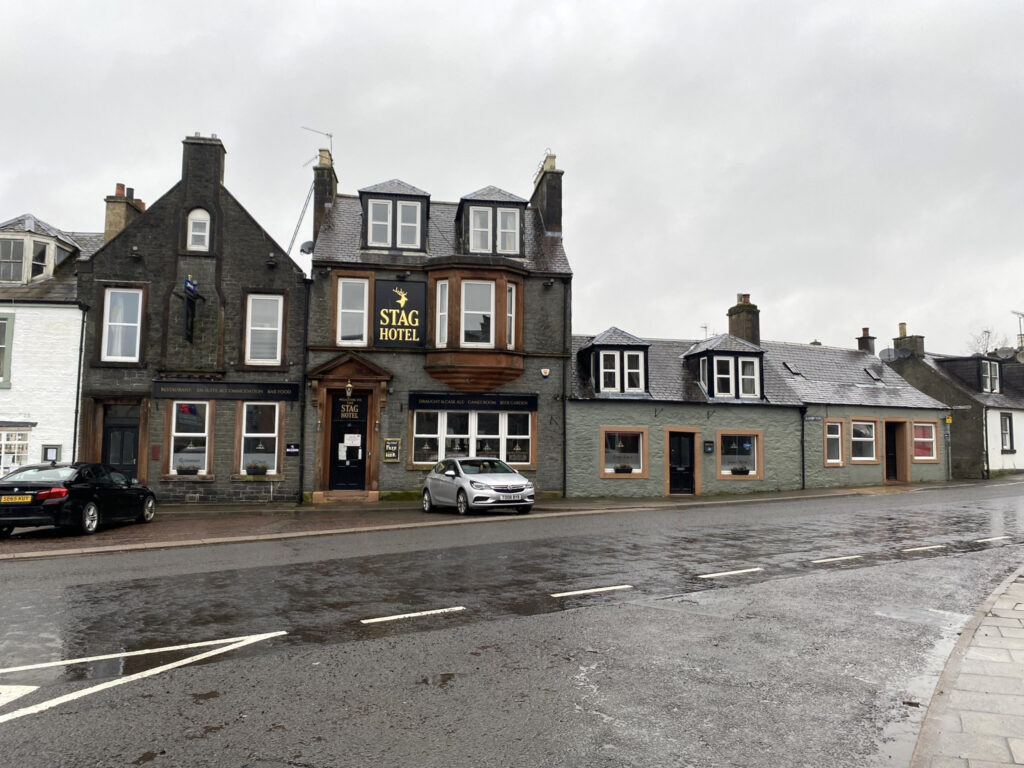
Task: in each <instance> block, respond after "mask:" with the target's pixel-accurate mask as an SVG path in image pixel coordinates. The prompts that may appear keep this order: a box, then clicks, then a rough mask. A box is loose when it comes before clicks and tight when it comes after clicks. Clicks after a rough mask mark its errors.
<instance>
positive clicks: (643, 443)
mask: <svg viewBox="0 0 1024 768" xmlns="http://www.w3.org/2000/svg"><path fill="white" fill-rule="evenodd" d="M616 432H622V433H629V434H638V435H639V436H640V471H639V472H625V473H617V472H615V471H614V470H613V471H611V472H607V471H605V468H606V464H605V438H606V436H607V435H608V433H616ZM650 457H651V452H650V441H649V440H648V428H647V427H632V426H603V427H601V429H600V443H599V444H598V466H597V471H598V477H600V478H602V479H605V480H644V479H647V478H648V477H650V472H651V461H650Z"/></svg>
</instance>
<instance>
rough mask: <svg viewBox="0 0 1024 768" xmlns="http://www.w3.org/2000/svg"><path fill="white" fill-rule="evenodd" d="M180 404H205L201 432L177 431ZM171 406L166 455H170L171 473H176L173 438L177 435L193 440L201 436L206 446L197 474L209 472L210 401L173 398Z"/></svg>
mask: <svg viewBox="0 0 1024 768" xmlns="http://www.w3.org/2000/svg"><path fill="white" fill-rule="evenodd" d="M182 405H202V406H205V409H206V410H205V413H204V414H203V432H202V433H199V432H179V431H178V414H179V413H180V412H181V408H180V406H182ZM171 408H172V409H173V410H172V411H171V444H170V449H169V451H168V455H169V456H170V467H169V469H170V472H171V474H172V475H176V474H178V466H179V465H177V464H175V463H174V462H175V459H174V453H175V451H174V440H175V438H178V437H181V438H185V437H187V438H189V440H193V439H195V438H197V437H202V438H203V440H204V444H205V446H206V450H204V451H203V459H202V463H201V464H199V465H198V466H199V474H200V475H207V474H209V470H210V448H211V445H210V401H209V400H175V401H173V403H172V404H171Z"/></svg>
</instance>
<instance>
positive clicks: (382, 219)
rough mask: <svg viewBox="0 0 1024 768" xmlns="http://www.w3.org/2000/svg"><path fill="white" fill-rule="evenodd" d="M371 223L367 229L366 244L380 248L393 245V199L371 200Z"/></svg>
mask: <svg viewBox="0 0 1024 768" xmlns="http://www.w3.org/2000/svg"><path fill="white" fill-rule="evenodd" d="M369 208H370V224H369V226H368V227H367V230H366V244H367V245H368V246H370V247H371V248H373V247H378V248H390V247H391V201H390V200H371V201H370V206H369Z"/></svg>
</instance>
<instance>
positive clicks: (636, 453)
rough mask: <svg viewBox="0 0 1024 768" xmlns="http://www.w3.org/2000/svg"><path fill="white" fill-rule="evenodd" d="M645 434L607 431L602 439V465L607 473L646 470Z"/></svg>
mask: <svg viewBox="0 0 1024 768" xmlns="http://www.w3.org/2000/svg"><path fill="white" fill-rule="evenodd" d="M643 438H644V435H643V433H642V432H634V431H626V430H623V431H610V430H609V431H606V432H605V433H604V439H603V440H602V441H601V454H602V455H601V467H602V470H603V472H604V474H606V475H637V474H641V473H643V471H644V455H643V450H644V440H643Z"/></svg>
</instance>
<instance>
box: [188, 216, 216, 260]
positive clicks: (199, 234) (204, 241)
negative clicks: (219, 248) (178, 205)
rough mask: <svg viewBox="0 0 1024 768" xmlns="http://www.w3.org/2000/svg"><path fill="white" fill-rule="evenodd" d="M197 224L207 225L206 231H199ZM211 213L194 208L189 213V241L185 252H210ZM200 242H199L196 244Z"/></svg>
mask: <svg viewBox="0 0 1024 768" xmlns="http://www.w3.org/2000/svg"><path fill="white" fill-rule="evenodd" d="M197 224H203V225H205V231H199V230H198V229H197V227H196V225H197ZM210 229H211V227H210V212H209V211H207V210H206V209H205V208H193V209H192V210H191V211H189V212H188V227H187V230H188V232H187V239H186V241H185V250H187V251H209V250H210V243H211V242H212V240H211V232H210ZM195 240H199V242H194V241H195Z"/></svg>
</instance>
